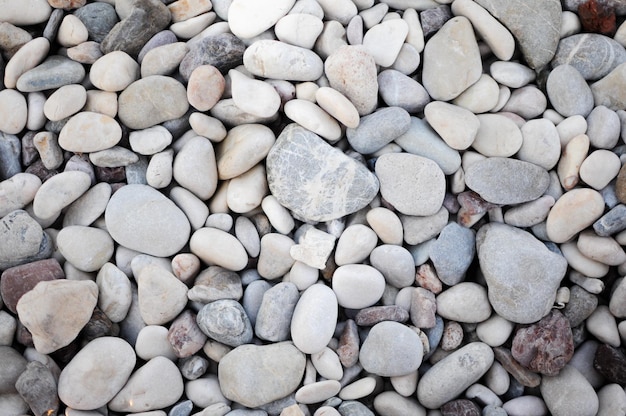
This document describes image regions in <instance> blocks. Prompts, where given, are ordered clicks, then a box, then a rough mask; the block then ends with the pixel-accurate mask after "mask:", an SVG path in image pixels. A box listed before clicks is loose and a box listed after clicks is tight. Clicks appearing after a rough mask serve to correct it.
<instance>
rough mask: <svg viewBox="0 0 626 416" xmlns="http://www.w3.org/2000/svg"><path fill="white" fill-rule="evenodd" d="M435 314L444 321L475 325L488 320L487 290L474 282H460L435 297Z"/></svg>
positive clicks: (489, 313) (489, 308) (489, 309)
mask: <svg viewBox="0 0 626 416" xmlns="http://www.w3.org/2000/svg"><path fill="white" fill-rule="evenodd" d="M437 313H438V314H439V315H440V316H441V317H442V318H444V319H449V320H452V321H457V322H468V323H477V322H482V321H484V320H486V319H487V318H489V316H490V315H491V305H490V304H489V299H488V298H487V290H485V288H484V287H483V286H481V285H479V284H477V283H474V282H461V283H458V284H456V285H454V286H452V287H451V288H449V289H446V290H444V291H443V292H441V293H440V294H439V296H437Z"/></svg>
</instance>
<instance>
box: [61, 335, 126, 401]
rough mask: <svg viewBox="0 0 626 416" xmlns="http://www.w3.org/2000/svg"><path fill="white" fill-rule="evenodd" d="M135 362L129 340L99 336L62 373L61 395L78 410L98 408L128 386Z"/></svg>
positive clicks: (62, 399)
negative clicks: (125, 385)
mask: <svg viewBox="0 0 626 416" xmlns="http://www.w3.org/2000/svg"><path fill="white" fill-rule="evenodd" d="M135 362H136V356H135V352H134V351H133V348H132V347H131V346H130V345H129V344H128V343H127V342H126V341H124V340H122V339H121V338H115V337H101V338H96V339H94V340H93V341H91V342H89V343H88V344H87V345H85V346H84V347H83V348H82V349H81V350H80V351H79V353H78V354H76V355H75V356H74V357H73V358H72V360H71V361H70V362H69V363H68V364H67V366H66V367H65V368H64V369H63V371H62V372H61V375H60V376H59V381H58V392H59V398H60V399H61V401H62V402H63V403H65V404H66V405H67V406H70V407H72V408H74V409H76V410H95V409H98V408H100V407H102V406H104V405H106V404H107V403H108V402H109V400H111V399H112V398H113V397H114V396H115V395H116V394H117V393H118V392H119V391H120V390H121V389H122V387H124V384H126V381H127V380H128V378H129V377H130V374H131V372H132V370H133V368H134V366H135Z"/></svg>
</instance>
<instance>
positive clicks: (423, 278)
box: [415, 263, 443, 295]
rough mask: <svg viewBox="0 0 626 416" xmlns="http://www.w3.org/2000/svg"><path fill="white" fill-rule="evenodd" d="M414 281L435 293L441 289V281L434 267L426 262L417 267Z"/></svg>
mask: <svg viewBox="0 0 626 416" xmlns="http://www.w3.org/2000/svg"><path fill="white" fill-rule="evenodd" d="M415 281H416V282H417V285H418V286H420V287H423V288H424V289H427V290H429V291H431V292H433V293H434V294H435V295H438V294H439V293H441V291H442V290H443V283H441V280H439V276H437V273H436V272H435V269H434V267H433V266H431V265H430V264H428V263H424V264H422V265H421V266H419V267H418V268H417V272H416V274H415Z"/></svg>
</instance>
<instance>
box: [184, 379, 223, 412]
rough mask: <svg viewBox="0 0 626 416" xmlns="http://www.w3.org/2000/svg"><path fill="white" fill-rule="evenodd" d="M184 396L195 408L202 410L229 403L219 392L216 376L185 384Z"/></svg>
mask: <svg viewBox="0 0 626 416" xmlns="http://www.w3.org/2000/svg"><path fill="white" fill-rule="evenodd" d="M185 395H186V396H187V397H188V398H189V399H190V400H191V402H192V403H193V404H194V405H195V406H197V407H202V408H205V407H209V406H211V405H213V404H216V403H222V404H228V403H230V402H229V401H228V400H227V399H226V398H225V397H224V396H223V395H222V393H221V392H220V387H219V382H218V381H217V376H216V375H213V374H211V375H209V376H206V377H201V378H198V379H195V380H191V381H189V382H187V383H185ZM192 407H193V406H192Z"/></svg>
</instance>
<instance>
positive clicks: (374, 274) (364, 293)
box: [332, 264, 385, 309]
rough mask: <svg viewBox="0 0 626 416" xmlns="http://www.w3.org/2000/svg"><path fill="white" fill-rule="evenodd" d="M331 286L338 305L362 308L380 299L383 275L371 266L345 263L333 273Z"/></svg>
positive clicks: (383, 287) (383, 286) (383, 288)
mask: <svg viewBox="0 0 626 416" xmlns="http://www.w3.org/2000/svg"><path fill="white" fill-rule="evenodd" d="M332 287H333V291H334V292H335V295H336V296H337V302H338V303H339V305H340V306H343V307H344V308H349V309H362V308H366V307H368V306H372V305H374V304H375V303H376V302H378V301H379V300H380V298H381V297H382V295H383V291H384V290H385V277H384V276H383V275H382V273H380V272H379V271H378V270H376V269H375V268H374V267H372V266H368V265H365V264H347V265H345V266H340V267H338V268H337V269H336V270H335V272H334V273H333V279H332Z"/></svg>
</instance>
